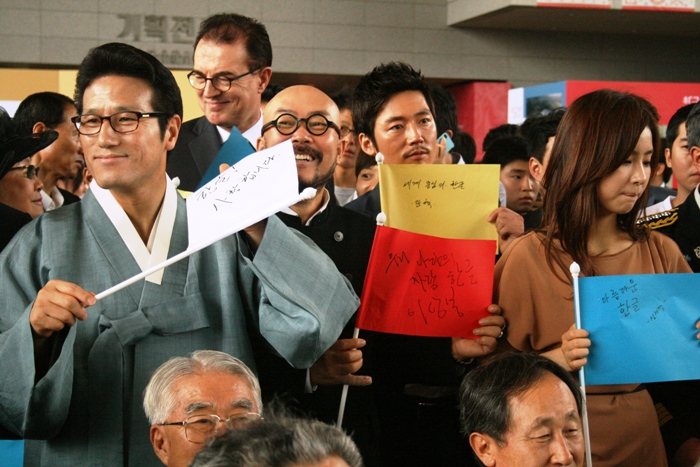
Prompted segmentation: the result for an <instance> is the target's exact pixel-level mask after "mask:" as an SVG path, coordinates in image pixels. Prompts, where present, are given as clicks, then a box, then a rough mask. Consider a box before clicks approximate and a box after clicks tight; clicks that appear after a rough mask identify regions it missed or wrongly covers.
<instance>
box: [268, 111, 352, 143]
mask: <svg viewBox="0 0 700 467" xmlns="http://www.w3.org/2000/svg"><path fill="white" fill-rule="evenodd" d="M301 123H304V124H305V125H306V129H307V130H308V131H309V133H311V134H312V135H314V136H321V135H323V134H324V133H325V132H326V131H328V129H329V128H333V129H334V130H335V131H337V132H338V135H340V137H341V138H344V137H345V135H347V132H346V133H345V134H343V131H342V130H341V129H340V128H338V125H336V124H335V123H333V122H332V121H330V120H328V119H327V118H326V117H325V116H324V115H322V114H313V115H310V116H309V117H308V118H296V117H295V116H294V115H292V114H282V115H280V116H279V117H277V118H276V119H274V120H273V121H271V122H267V123H266V124H264V125H263V127H262V130H261V134H262V133H265V132H266V131H267V130H269V129H270V128H272V127H275V128H277V131H279V132H280V134H283V135H285V136H289V135H291V134H293V133H294V132H295V131H297V128H299V125H300V124H301Z"/></svg>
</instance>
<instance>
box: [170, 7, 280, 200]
mask: <svg viewBox="0 0 700 467" xmlns="http://www.w3.org/2000/svg"><path fill="white" fill-rule="evenodd" d="M271 66H272V46H271V45H270V37H269V36H268V34H267V30H266V29H265V26H264V25H263V24H262V23H260V22H258V21H257V20H255V19H253V18H248V17H246V16H241V15H238V14H235V13H222V14H217V15H214V16H211V17H209V18H207V19H205V20H204V21H203V22H202V24H201V25H200V28H199V33H198V34H197V38H196V39H195V43H194V70H193V71H192V72H191V73H190V74H189V75H188V78H189V82H190V84H191V85H192V87H193V88H194V90H195V92H196V93H197V99H198V100H199V106H200V108H201V109H202V112H204V116H203V117H200V118H196V119H194V120H190V121H187V122H185V123H184V124H183V125H182V130H181V131H180V137H179V139H178V141H177V145H176V146H175V148H174V149H173V150H172V151H170V152H169V154H168V165H167V169H166V170H167V173H168V175H170V176H171V177H179V178H180V186H179V187H180V189H183V190H187V191H194V189H195V188H196V187H197V185H198V184H199V182H200V180H201V179H202V176H203V175H204V173H205V172H206V170H207V168H208V167H209V165H210V164H211V162H212V161H213V160H214V158H215V157H216V154H217V153H218V151H219V149H220V148H221V145H222V144H223V143H224V142H225V141H226V140H227V139H228V137H229V134H230V132H231V129H232V128H233V127H236V128H237V129H238V131H240V132H241V134H242V135H243V136H244V137H245V138H246V139H247V140H248V141H249V142H250V144H251V146H253V147H255V144H256V141H257V139H258V137H259V136H260V129H261V128H262V112H261V111H260V101H261V95H262V92H263V91H264V90H265V88H266V87H267V85H268V84H269V83H270V77H271V76H272V68H271Z"/></svg>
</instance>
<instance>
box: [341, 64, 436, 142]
mask: <svg viewBox="0 0 700 467" xmlns="http://www.w3.org/2000/svg"><path fill="white" fill-rule="evenodd" d="M405 91H418V92H420V93H421V94H423V97H425V102H426V103H427V104H428V108H429V109H430V111H431V112H432V114H433V115H435V107H434V105H433V99H432V98H431V97H430V90H429V88H428V84H427V83H426V82H425V80H424V78H423V75H422V74H421V72H420V70H414V69H413V67H411V65H408V64H406V63H402V62H389V63H382V64H381V65H379V66H376V67H375V68H374V69H373V70H372V71H370V72H369V73H367V74H366V75H364V76H363V77H362V78H360V82H359V83H358V85H357V87H356V88H355V94H354V95H353V99H352V120H353V123H354V125H355V131H357V134H358V135H359V134H360V133H364V134H366V135H367V136H368V137H369V138H370V140H371V141H372V143H373V144H374V145H375V146H376V141H375V139H374V124H375V123H376V121H377V115H379V112H380V111H381V110H382V108H383V107H384V104H385V103H386V101H388V100H389V99H390V98H391V97H392V96H394V95H395V94H398V93H400V92H405ZM377 149H378V148H377Z"/></svg>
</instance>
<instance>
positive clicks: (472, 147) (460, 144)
mask: <svg viewBox="0 0 700 467" xmlns="http://www.w3.org/2000/svg"><path fill="white" fill-rule="evenodd" d="M452 141H453V142H454V143H455V147H454V149H453V150H452V154H459V155H461V156H462V160H463V161H464V163H465V164H473V163H474V159H476V141H474V137H473V136H472V135H470V134H469V133H467V132H466V131H458V132H457V133H456V134H455V135H454V136H453V137H452ZM452 162H453V163H454V164H456V163H457V162H459V160H454V157H453V161H452Z"/></svg>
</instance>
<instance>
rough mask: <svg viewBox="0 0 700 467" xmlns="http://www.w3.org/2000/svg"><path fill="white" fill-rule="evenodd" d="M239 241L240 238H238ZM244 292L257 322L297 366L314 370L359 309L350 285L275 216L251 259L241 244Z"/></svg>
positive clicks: (307, 241)
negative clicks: (313, 365) (320, 358)
mask: <svg viewBox="0 0 700 467" xmlns="http://www.w3.org/2000/svg"><path fill="white" fill-rule="evenodd" d="M239 238H240V237H239ZM239 251H240V252H241V255H239V261H240V262H241V268H240V270H241V275H240V280H241V290H244V291H246V292H245V293H246V297H245V299H246V301H247V302H248V304H249V307H250V309H253V310H256V312H254V313H253V316H252V320H253V323H254V324H255V325H256V326H257V327H258V329H259V331H260V334H261V335H262V336H263V337H264V338H265V340H266V341H267V342H268V343H269V344H270V345H271V346H272V347H273V348H274V349H275V350H276V351H277V352H278V353H279V354H280V355H281V356H282V357H284V358H285V359H286V360H287V361H288V362H289V363H290V364H291V365H292V366H294V367H296V368H309V367H310V366H311V365H312V364H313V363H314V362H315V361H316V360H317V359H318V358H319V357H320V356H321V355H322V354H323V352H325V351H326V350H327V349H328V348H329V347H330V346H331V345H333V343H334V342H335V341H336V339H337V338H338V336H340V333H341V331H342V330H343V327H344V326H345V324H346V323H347V322H348V321H349V320H350V318H351V317H352V315H353V313H354V312H355V311H356V310H357V308H358V307H359V303H360V302H359V299H358V298H357V295H355V292H354V291H353V289H352V286H351V284H350V282H349V281H348V280H347V278H345V276H343V275H342V274H341V273H340V272H339V271H338V269H337V268H336V267H335V265H334V264H333V262H332V261H331V259H330V258H329V257H328V256H327V255H326V254H325V253H323V251H321V250H320V249H319V248H318V247H317V246H316V245H315V244H314V243H313V242H312V241H311V240H310V239H309V238H308V237H306V236H304V235H303V234H301V233H299V232H297V231H295V230H292V229H289V228H288V227H287V226H285V225H284V223H283V222H282V221H280V220H279V219H278V218H277V217H276V216H272V217H270V218H269V219H268V220H267V227H266V229H265V235H264V236H263V240H262V243H261V244H260V247H259V248H258V249H257V251H256V252H255V254H254V256H253V259H252V260H251V259H250V257H251V254H250V251H249V249H248V248H247V246H246V245H245V243H244V242H243V241H240V240H239Z"/></svg>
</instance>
